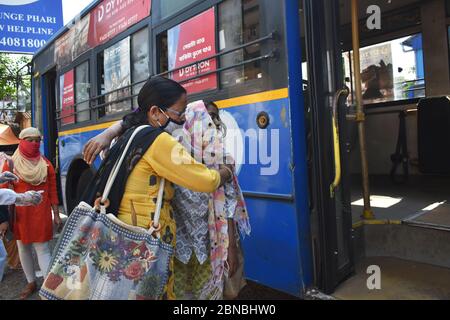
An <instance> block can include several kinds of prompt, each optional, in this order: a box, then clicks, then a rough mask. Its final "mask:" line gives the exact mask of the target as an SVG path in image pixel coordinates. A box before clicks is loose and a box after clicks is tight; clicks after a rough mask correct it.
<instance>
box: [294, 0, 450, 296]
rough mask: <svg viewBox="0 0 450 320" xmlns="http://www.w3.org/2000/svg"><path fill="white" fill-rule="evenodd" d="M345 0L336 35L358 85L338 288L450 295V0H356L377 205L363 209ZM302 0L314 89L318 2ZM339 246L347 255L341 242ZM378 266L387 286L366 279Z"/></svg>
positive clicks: (345, 128) (353, 292)
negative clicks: (346, 236) (348, 242)
mask: <svg viewBox="0 0 450 320" xmlns="http://www.w3.org/2000/svg"><path fill="white" fill-rule="evenodd" d="M338 2H339V8H336V9H335V10H338V11H339V21H338V22H336V24H337V23H339V31H338V34H339V35H338V36H337V37H338V40H337V41H339V43H340V47H341V48H342V68H343V70H344V71H343V72H342V73H343V75H344V83H343V84H344V85H345V86H346V87H347V88H348V89H349V91H350V94H349V96H348V98H347V100H346V107H345V110H344V111H343V112H344V113H346V114H344V115H341V117H340V121H341V123H340V130H341V136H340V139H341V148H342V152H343V153H345V156H346V157H347V159H348V161H347V165H346V166H345V167H346V170H347V173H348V176H349V179H348V188H349V189H350V202H351V215H352V234H351V239H352V249H353V252H352V255H351V256H352V258H353V261H354V270H353V271H354V272H353V273H351V274H352V275H350V276H349V277H348V276H347V277H345V278H344V280H346V281H344V282H343V283H342V284H341V285H339V286H338V287H337V289H336V291H335V292H334V293H333V296H334V297H336V298H338V299H449V298H450V255H449V253H450V241H449V240H450V203H449V201H450V153H449V148H450V131H449V130H450V129H449V128H450V99H449V97H448V94H449V92H450V68H449V32H450V28H449V26H450V1H439V0H433V1H415V0H396V1H369V0H360V1H357V2H358V4H359V12H358V19H359V37H360V42H359V46H360V60H361V63H360V65H361V81H362V96H363V97H362V98H363V104H364V109H365V121H364V123H365V140H366V141H365V148H364V149H365V150H366V155H367V159H368V177H369V188H370V189H369V191H370V199H371V201H370V204H371V212H370V211H369V212H365V210H364V195H363V180H362V176H363V175H362V172H363V169H362V161H361V150H360V141H359V137H358V123H357V121H355V119H354V117H353V118H352V117H351V114H352V113H353V114H354V113H355V104H356V96H355V94H354V92H355V75H354V72H353V65H352V64H353V44H352V16H351V12H352V1H351V0H340V1H338ZM374 4H375V5H376V6H373V5H374ZM300 6H301V9H300V14H301V18H300V19H301V21H302V22H303V24H302V28H303V30H302V37H304V36H305V31H304V30H306V39H302V40H303V45H304V46H305V47H306V50H304V51H307V53H305V54H304V57H305V58H306V59H304V61H303V80H304V90H306V91H305V94H306V95H308V94H309V93H308V87H309V78H308V77H309V76H311V75H312V72H313V71H312V70H311V67H310V59H309V57H311V56H312V55H311V54H312V51H311V49H310V48H309V49H308V45H311V41H308V36H309V35H310V32H311V22H308V19H310V18H308V16H307V15H308V14H310V13H311V11H309V12H308V8H307V4H306V3H301V4H300ZM323 9H324V10H327V9H326V8H325V7H324V8H323ZM330 10H332V9H330ZM330 14H333V12H331V13H330ZM377 14H380V16H377ZM377 18H380V19H379V21H378V23H379V25H378V27H377V25H376V22H377V20H376V19H377ZM373 19H375V20H373ZM332 23H333V22H328V21H326V22H324V25H325V28H331V29H332V27H327V24H332ZM331 29H329V30H331ZM307 104H308V102H307ZM306 108H310V107H308V105H307V106H306ZM308 110H309V112H311V110H310V109H308ZM330 153H331V152H330ZM343 170H345V168H343ZM349 212H350V211H349V210H347V211H345V210H344V214H349ZM339 219H342V217H340V216H339V215H338V216H337V220H338V222H337V223H338V224H339ZM341 241H343V240H341ZM338 242H339V240H338ZM342 247H344V246H342ZM336 248H337V249H336V255H338V251H339V244H338V245H337V246H336ZM338 263H340V262H338ZM371 266H372V267H373V266H375V267H376V268H378V267H379V270H381V274H382V282H381V290H377V289H380V288H376V289H375V290H373V289H374V288H369V287H370V286H368V285H366V281H367V279H368V277H369V276H370V275H371V272H372V271H373V269H371ZM315 269H317V268H315ZM371 270H372V271H371ZM375 287H376V286H375Z"/></svg>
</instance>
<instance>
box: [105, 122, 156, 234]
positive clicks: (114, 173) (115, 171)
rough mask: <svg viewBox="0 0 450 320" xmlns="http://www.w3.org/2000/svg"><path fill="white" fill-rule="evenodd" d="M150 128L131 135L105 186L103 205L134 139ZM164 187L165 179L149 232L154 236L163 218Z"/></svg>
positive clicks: (146, 126) (143, 127)
mask: <svg viewBox="0 0 450 320" xmlns="http://www.w3.org/2000/svg"><path fill="white" fill-rule="evenodd" d="M148 127H150V126H148V125H145V126H140V127H138V128H136V130H134V132H133V134H132V135H131V137H130V139H129V140H128V142H127V145H126V147H125V149H124V150H123V152H122V155H121V156H120V158H119V159H118V160H117V162H116V163H115V164H114V167H113V169H112V171H111V173H110V175H109V177H108V180H107V182H106V186H105V190H104V191H103V196H102V199H101V204H105V203H107V201H108V196H109V193H110V192H111V189H112V186H113V185H114V181H115V180H116V178H117V175H118V173H119V170H120V167H121V166H122V163H123V161H124V159H125V157H126V156H127V153H128V150H129V149H130V146H131V144H132V143H133V140H134V138H135V137H136V135H137V134H138V133H139V132H141V131H142V130H144V129H145V128H148ZM164 187H165V179H164V178H161V182H160V185H159V191H158V199H157V202H156V211H155V218H154V221H153V225H152V226H151V228H150V230H149V233H150V234H153V233H154V232H155V230H156V229H157V228H158V226H159V218H160V216H161V207H162V201H163V195H164ZM100 212H101V213H106V207H105V206H104V205H101V206H100Z"/></svg>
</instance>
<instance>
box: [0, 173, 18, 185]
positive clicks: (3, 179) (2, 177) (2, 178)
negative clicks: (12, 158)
mask: <svg viewBox="0 0 450 320" xmlns="http://www.w3.org/2000/svg"><path fill="white" fill-rule="evenodd" d="M16 181H19V178H18V177H17V176H16V175H15V174H14V173H11V172H9V171H5V172H3V173H0V184H4V183H7V182H16Z"/></svg>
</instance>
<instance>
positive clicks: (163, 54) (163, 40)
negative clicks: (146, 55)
mask: <svg viewBox="0 0 450 320" xmlns="http://www.w3.org/2000/svg"><path fill="white" fill-rule="evenodd" d="M157 43H158V49H159V52H158V56H159V66H158V68H159V69H158V72H159V73H164V72H167V71H169V50H168V46H167V31H166V32H163V33H161V34H160V35H158V41H157Z"/></svg>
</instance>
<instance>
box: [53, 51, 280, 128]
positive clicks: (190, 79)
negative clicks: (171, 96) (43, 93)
mask: <svg viewBox="0 0 450 320" xmlns="http://www.w3.org/2000/svg"><path fill="white" fill-rule="evenodd" d="M277 52H278V51H277V50H276V49H274V50H272V51H271V52H270V53H268V54H265V55H262V56H259V57H256V58H253V59H249V60H244V61H242V62H239V63H235V64H233V65H230V66H227V67H222V68H218V69H216V70H213V71H210V72H205V73H201V74H198V75H196V76H194V77H191V78H188V79H184V80H181V81H179V82H180V83H184V82H189V81H193V80H195V79H198V78H202V77H206V76H208V75H211V74H215V73H220V72H222V71H226V70H229V69H234V68H237V67H240V66H243V65H246V64H249V63H253V62H256V61H261V60H267V59H270V58H274V57H276V56H277ZM142 82H143V81H142ZM142 82H141V83H142ZM138 84H140V83H139V82H138V83H134V84H132V85H130V86H127V87H123V88H120V89H117V90H115V91H111V92H109V93H107V94H105V95H108V94H111V93H113V92H117V91H120V90H125V89H129V88H130V87H133V86H136V85H138ZM105 95H102V96H98V97H96V98H91V99H90V100H85V101H83V102H79V103H76V104H74V105H71V106H70V107H76V106H78V105H80V104H82V103H86V102H91V104H96V103H95V101H96V100H98V99H99V98H102V97H104V96H105ZM137 96H138V94H134V95H131V96H126V97H122V98H119V99H116V100H113V101H108V102H105V103H102V104H98V105H97V104H96V105H95V106H92V105H90V106H89V109H85V110H82V111H75V112H72V113H71V114H70V115H66V116H63V117H56V120H62V119H66V118H70V117H73V116H74V115H76V114H79V113H81V112H86V111H91V110H97V109H100V108H103V107H105V106H107V105H111V104H115V103H119V102H123V101H126V100H128V99H133V98H135V97H137ZM61 112H62V110H56V113H57V114H60V113H61Z"/></svg>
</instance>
